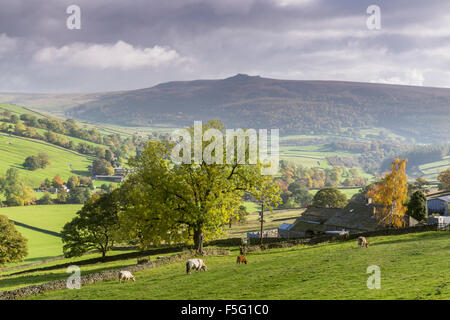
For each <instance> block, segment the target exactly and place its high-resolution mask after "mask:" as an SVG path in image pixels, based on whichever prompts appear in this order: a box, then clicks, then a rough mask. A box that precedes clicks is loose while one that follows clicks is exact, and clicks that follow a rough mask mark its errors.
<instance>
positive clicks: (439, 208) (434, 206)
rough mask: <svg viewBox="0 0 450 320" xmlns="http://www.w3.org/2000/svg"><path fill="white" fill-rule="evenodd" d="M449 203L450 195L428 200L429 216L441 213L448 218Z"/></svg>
mask: <svg viewBox="0 0 450 320" xmlns="http://www.w3.org/2000/svg"><path fill="white" fill-rule="evenodd" d="M449 202H450V195H447V196H442V197H437V198H432V199H428V200H427V209H428V215H430V214H433V213H439V214H441V215H443V216H448V215H449V210H448V203H449Z"/></svg>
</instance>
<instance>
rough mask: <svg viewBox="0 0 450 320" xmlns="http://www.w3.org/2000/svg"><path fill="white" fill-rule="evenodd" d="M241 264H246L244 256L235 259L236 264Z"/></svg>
mask: <svg viewBox="0 0 450 320" xmlns="http://www.w3.org/2000/svg"><path fill="white" fill-rule="evenodd" d="M241 262H242V263H245V264H247V259H246V258H245V256H244V255H242V256H238V257H237V259H236V263H237V264H241Z"/></svg>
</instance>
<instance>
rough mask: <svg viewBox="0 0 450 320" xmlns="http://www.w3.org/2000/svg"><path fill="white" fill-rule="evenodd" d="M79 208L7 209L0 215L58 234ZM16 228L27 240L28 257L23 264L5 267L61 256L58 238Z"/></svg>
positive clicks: (30, 207)
mask: <svg viewBox="0 0 450 320" xmlns="http://www.w3.org/2000/svg"><path fill="white" fill-rule="evenodd" d="M80 208H81V205H79V204H73V205H72V204H68V205H42V206H25V207H7V208H0V214H1V215H5V216H7V217H8V218H9V219H12V220H14V221H17V222H21V223H24V224H27V225H30V226H33V227H37V228H40V229H44V230H49V231H54V232H58V233H59V232H61V230H62V228H63V226H64V224H66V223H67V222H69V221H70V220H72V218H73V217H74V216H75V213H76V212H77V211H78V210H79V209H80ZM16 228H17V230H18V231H19V232H20V233H21V234H22V235H23V236H24V237H25V238H26V239H28V256H27V257H26V258H25V261H24V262H20V263H14V264H8V265H7V266H13V265H21V264H26V263H29V262H33V261H37V260H44V259H47V258H51V257H55V256H59V255H61V254H62V242H61V239H60V238H59V237H57V236H54V235H49V234H46V233H43V232H39V231H35V230H31V229H28V228H25V227H21V226H16Z"/></svg>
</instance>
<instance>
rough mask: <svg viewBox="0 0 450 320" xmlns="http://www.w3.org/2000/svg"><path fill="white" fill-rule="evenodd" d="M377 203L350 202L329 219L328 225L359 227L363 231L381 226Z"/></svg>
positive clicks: (349, 227)
mask: <svg viewBox="0 0 450 320" xmlns="http://www.w3.org/2000/svg"><path fill="white" fill-rule="evenodd" d="M375 208H376V205H374V204H369V205H366V204H364V203H355V202H350V203H349V204H348V205H347V206H346V207H345V208H344V209H342V211H340V212H338V213H337V214H336V215H334V216H333V217H332V218H330V219H329V220H327V221H326V222H325V224H326V225H327V226H333V227H338V228H348V229H358V230H362V231H366V230H367V231H368V230H375V229H379V228H381V226H380V225H379V223H378V221H377V219H376V218H375V210H374V209H375Z"/></svg>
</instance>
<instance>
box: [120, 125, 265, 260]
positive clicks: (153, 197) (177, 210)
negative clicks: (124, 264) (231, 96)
mask: <svg viewBox="0 0 450 320" xmlns="http://www.w3.org/2000/svg"><path fill="white" fill-rule="evenodd" d="M207 129H216V130H218V131H220V132H223V131H224V128H223V125H221V124H220V123H217V122H209V123H207V124H205V125H204V126H203V132H205V130H207ZM192 132H193V128H191V134H192ZM214 141H215V140H214ZM175 147H176V145H175V144H174V143H165V142H161V141H150V142H149V143H148V145H147V147H146V149H145V150H144V151H143V152H142V153H140V155H139V157H138V158H135V159H132V160H131V161H130V163H129V165H130V167H131V168H132V174H131V175H130V177H129V179H128V181H127V183H126V184H125V186H124V188H125V189H126V190H127V195H128V207H127V208H126V210H125V211H124V212H123V213H122V214H121V219H120V221H121V226H122V230H123V231H124V234H125V236H126V238H128V239H129V240H132V239H138V240H139V244H140V245H141V247H147V246H150V245H155V244H159V243H161V242H163V241H164V242H167V243H171V242H184V241H186V240H187V241H193V243H194V246H195V248H196V250H198V251H199V252H201V251H202V250H203V242H204V241H205V240H208V239H213V238H216V237H218V236H220V235H222V234H223V228H224V226H225V225H226V224H227V223H229V221H230V219H231V218H232V217H233V215H234V214H235V212H237V211H238V209H239V206H240V205H241V204H242V196H243V193H244V191H247V192H249V193H253V194H259V191H258V188H257V187H258V186H261V185H263V184H265V183H266V182H265V181H266V180H267V179H268V178H267V176H263V175H262V174H261V167H262V165H261V164H259V163H257V164H246V163H244V164H239V163H238V161H234V163H231V164H230V163H229V162H228V161H227V163H223V164H218V163H207V162H206V161H205V159H203V160H202V161H201V162H197V163H196V162H195V161H193V160H194V159H195V153H196V150H197V152H198V151H199V150H198V149H200V148H201V149H200V152H202V154H204V153H205V152H206V151H207V150H211V149H209V148H210V145H209V144H208V143H206V142H205V141H203V143H202V144H201V145H200V146H197V149H196V148H194V151H193V152H192V153H191V152H189V153H187V154H183V155H184V156H185V158H184V159H185V160H188V161H186V162H188V163H186V162H184V161H183V163H179V164H175V163H173V162H172V161H171V160H170V155H173V152H174V150H176V149H175ZM229 152H230V154H229V156H230V158H231V149H230V151H229ZM221 154H223V155H224V158H225V157H226V156H227V149H226V148H225V147H224V146H223V145H220V146H218V147H217V148H216V149H214V150H212V152H211V155H213V156H219V155H221ZM246 154H247V156H248V148H247V150H246ZM236 157H237V152H236V153H235V160H236ZM191 160H192V161H191ZM224 162H225V161H224ZM267 199H269V197H267ZM265 201H268V200H265Z"/></svg>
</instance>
